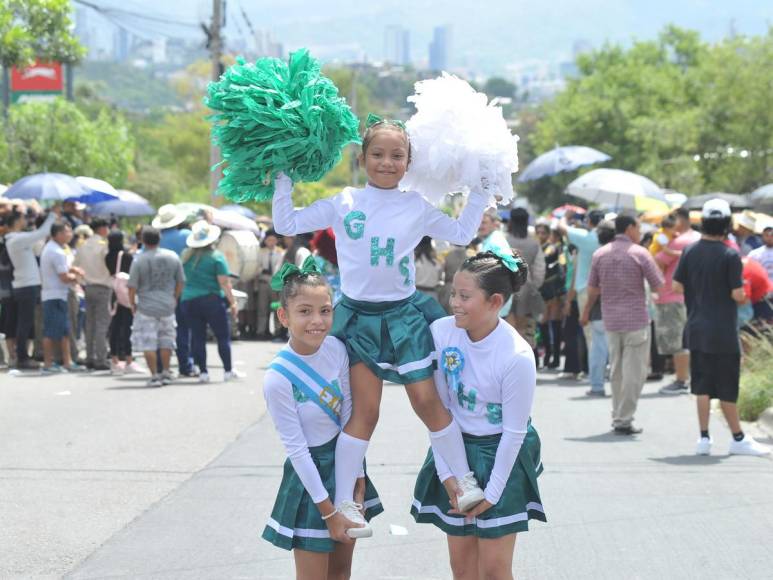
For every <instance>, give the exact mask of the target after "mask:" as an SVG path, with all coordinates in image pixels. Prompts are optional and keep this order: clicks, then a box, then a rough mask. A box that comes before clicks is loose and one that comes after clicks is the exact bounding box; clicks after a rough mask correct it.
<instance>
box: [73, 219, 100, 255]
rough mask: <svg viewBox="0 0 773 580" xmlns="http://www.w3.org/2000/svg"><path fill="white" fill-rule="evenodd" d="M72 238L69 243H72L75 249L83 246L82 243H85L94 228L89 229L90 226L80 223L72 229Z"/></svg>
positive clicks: (92, 233)
mask: <svg viewBox="0 0 773 580" xmlns="http://www.w3.org/2000/svg"><path fill="white" fill-rule="evenodd" d="M72 233H73V239H72V242H70V244H71V245H72V247H73V249H75V250H76V251H77V250H79V249H80V248H81V246H83V244H85V243H86V241H87V240H88V239H89V238H90V237H91V236H93V235H94V230H92V229H91V226H89V225H88V224H81V225H79V226H76V227H75V228H74V229H73V231H72Z"/></svg>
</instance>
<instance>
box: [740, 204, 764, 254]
mask: <svg viewBox="0 0 773 580" xmlns="http://www.w3.org/2000/svg"><path fill="white" fill-rule="evenodd" d="M733 223H734V224H735V241H736V243H737V244H738V247H739V248H740V250H741V256H747V255H749V252H751V251H752V250H756V249H757V248H759V247H760V246H762V239H760V236H758V235H757V234H755V233H754V231H755V230H756V229H757V220H756V218H755V217H754V214H753V213H752V212H750V211H748V210H745V211H743V212H741V213H737V214H735V215H734V216H733Z"/></svg>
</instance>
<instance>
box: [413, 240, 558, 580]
mask: <svg viewBox="0 0 773 580" xmlns="http://www.w3.org/2000/svg"><path fill="white" fill-rule="evenodd" d="M526 275H527V266H526V262H525V261H524V260H523V259H522V258H521V256H520V254H518V252H517V251H509V252H508V251H502V250H498V249H497V250H494V251H490V252H483V253H479V254H477V255H476V256H473V257H472V258H468V259H467V260H466V261H465V262H464V264H463V265H462V267H461V269H460V271H459V272H458V273H457V274H456V275H455V276H454V281H453V289H452V292H451V308H452V311H453V314H454V315H453V316H449V317H446V318H442V319H440V320H437V321H435V322H434V323H432V326H431V330H432V336H433V337H434V339H435V346H436V348H437V358H438V364H437V371H436V372H435V384H436V385H437V388H438V391H439V393H440V396H441V398H442V400H443V402H444V403H445V405H446V406H447V407H448V408H449V410H450V411H451V414H452V415H453V416H454V419H455V420H456V422H457V423H458V424H459V425H460V427H461V428H462V431H463V434H464V435H463V436H464V444H465V448H466V451H467V457H468V459H469V462H470V467H471V468H472V470H473V472H474V474H475V478H476V480H477V481H478V483H479V484H480V485H481V487H482V488H483V490H484V496H485V499H484V500H483V501H482V502H481V503H479V504H478V505H477V506H476V507H475V508H474V509H472V510H471V511H469V512H467V513H466V514H460V513H459V511H457V510H456V509H455V505H454V504H455V497H454V494H453V488H451V487H449V486H448V485H447V484H446V482H447V481H448V478H449V476H450V472H449V470H448V466H447V465H446V464H445V462H444V461H443V459H442V457H440V456H438V455H436V454H433V452H432V449H430V450H429V452H428V453H427V459H426V461H425V462H424V466H423V467H422V469H421V471H420V472H419V476H418V478H417V480H416V487H415V490H414V500H413V505H412V507H411V513H412V515H413V517H414V519H415V520H416V521H417V522H419V523H431V524H434V525H436V526H437V527H439V528H440V529H441V530H443V531H444V532H445V533H446V534H447V536H448V547H449V554H450V557H451V569H452V571H453V574H454V578H455V580H461V579H478V578H512V564H513V553H514V550H515V537H516V534H517V533H518V532H523V531H526V530H527V529H528V521H529V520H530V519H537V520H541V521H547V520H546V518H545V512H544V510H543V507H542V502H541V500H540V495H539V488H538V487H537V476H538V475H539V474H540V473H541V472H542V463H541V461H540V441H539V436H538V435H537V432H536V430H535V429H534V428H533V427H532V426H531V419H530V414H531V408H532V401H533V398H534V389H535V386H536V382H537V379H536V376H537V372H536V367H535V364H534V353H533V351H532V349H531V347H530V346H529V344H528V343H527V342H526V340H524V339H523V338H522V337H521V336H520V335H519V334H518V332H516V330H515V329H514V328H513V327H512V326H510V325H509V324H507V323H506V322H505V321H504V320H502V319H501V318H499V315H498V313H499V309H500V308H502V305H503V304H504V303H505V302H507V299H508V298H509V297H510V296H511V295H512V293H513V292H517V291H518V290H519V289H520V287H521V286H522V285H523V284H524V283H525V282H526ZM444 488H445V489H444Z"/></svg>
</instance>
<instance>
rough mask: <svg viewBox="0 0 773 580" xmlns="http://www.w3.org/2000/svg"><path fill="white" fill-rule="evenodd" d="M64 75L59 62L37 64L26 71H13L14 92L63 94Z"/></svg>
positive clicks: (12, 85)
mask: <svg viewBox="0 0 773 580" xmlns="http://www.w3.org/2000/svg"><path fill="white" fill-rule="evenodd" d="M63 88H64V75H63V74H62V64H61V63H59V62H36V63H35V64H33V65H32V66H30V67H28V68H25V69H21V70H19V69H17V68H16V67H13V68H12V69H11V91H12V92H62V90H63Z"/></svg>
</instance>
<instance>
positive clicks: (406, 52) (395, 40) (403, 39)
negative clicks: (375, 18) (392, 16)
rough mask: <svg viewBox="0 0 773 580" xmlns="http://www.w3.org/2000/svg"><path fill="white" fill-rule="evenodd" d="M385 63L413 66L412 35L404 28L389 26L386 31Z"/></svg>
mask: <svg viewBox="0 0 773 580" xmlns="http://www.w3.org/2000/svg"><path fill="white" fill-rule="evenodd" d="M384 61H385V62H388V63H391V64H397V65H407V64H411V33H410V31H408V30H406V29H405V28H403V27H402V26H387V27H386V29H385V30H384Z"/></svg>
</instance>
